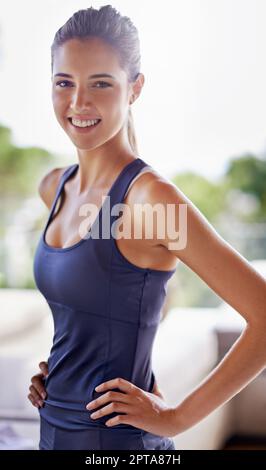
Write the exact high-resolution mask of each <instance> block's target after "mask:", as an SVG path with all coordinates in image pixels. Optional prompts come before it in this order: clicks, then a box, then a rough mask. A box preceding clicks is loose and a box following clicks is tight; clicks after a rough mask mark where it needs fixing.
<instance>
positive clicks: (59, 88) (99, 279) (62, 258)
mask: <svg viewBox="0 0 266 470" xmlns="http://www.w3.org/2000/svg"><path fill="white" fill-rule="evenodd" d="M139 70H140V53H139V40H138V34H137V31H136V28H135V27H134V25H133V24H132V22H131V21H130V19H129V18H128V17H122V16H121V15H120V14H119V13H118V12H117V11H116V10H115V9H114V8H112V7H111V6H110V5H107V6H104V7H101V8H100V9H99V10H96V9H94V8H88V9H86V10H80V11H78V12H76V13H75V14H74V15H73V16H72V17H71V18H70V19H69V20H68V21H67V22H66V24H65V25H63V26H62V27H61V28H60V29H59V30H58V32H57V33H56V35H55V38H54V42H53V44H52V99H53V106H54V111H55V115H56V118H57V120H58V122H59V124H60V125H61V127H62V128H63V129H64V131H65V132H66V134H67V135H68V136H69V138H70V139H71V141H72V142H73V144H74V145H75V147H76V148H77V154H78V160H79V163H78V164H73V165H70V166H69V167H67V168H56V169H54V170H52V171H51V172H50V173H48V174H47V175H46V176H45V177H44V178H43V180H42V181H41V183H40V186H39V192H40V195H41V197H42V199H43V201H44V202H45V204H46V205H47V207H48V208H49V210H50V214H49V217H48V221H47V223H46V226H45V228H44V231H43V234H42V236H41V238H40V241H39V244H38V247H37V249H36V253H35V259H34V275H35V280H36V285H37V287H38V288H39V290H40V291H41V292H42V294H43V295H44V296H45V298H46V300H47V302H48V304H49V306H50V309H51V312H52V314H53V319H54V326H55V331H54V338H53V345H52V348H51V352H50V355H49V359H48V363H46V362H42V363H40V368H41V373H39V374H36V375H35V376H33V377H32V380H31V382H32V383H31V385H30V393H29V395H28V397H29V399H30V401H31V402H32V404H33V405H35V406H37V407H38V408H39V412H40V424H41V433H40V446H39V447H40V449H45V450H52V449H86V450H97V449H108V450H112V449H127V450H131V449H136V450H137V449H158V450H164V449H165V450H166V449H174V448H175V447H174V443H173V439H172V437H173V436H175V435H176V434H178V433H180V432H183V431H184V430H186V429H188V428H189V427H191V426H193V425H194V424H196V423H197V422H198V421H200V420H201V419H203V418H204V417H205V416H207V415H208V414H209V413H211V412H212V411H213V410H215V409H216V408H217V407H218V406H220V405H222V404H223V403H225V402H226V401H228V400H230V399H231V398H232V397H233V396H234V395H236V394H237V393H238V392H239V391H240V390H241V389H242V388H243V387H245V386H246V385H247V384H248V383H249V382H250V381H251V380H252V379H253V378H254V377H255V376H256V375H257V374H259V372H260V371H261V370H262V369H263V368H264V367H265V363H266V346H265V328H266V311H265V305H266V283H265V280H264V279H263V278H262V277H261V276H259V274H257V272H256V271H255V270H254V269H253V268H252V267H251V266H250V264H249V263H248V262H247V261H246V260H245V259H244V258H243V257H242V256H241V255H240V254H239V253H237V252H236V251H235V250H234V249H233V248H232V247H231V246H229V245H228V244H227V243H226V242H225V241H224V240H223V239H221V237H220V236H219V235H218V234H217V232H216V231H215V230H214V229H213V227H211V226H210V224H209V223H208V222H207V220H206V219H205V217H203V215H202V214H201V213H200V212H199V211H198V210H197V208H196V207H195V206H194V205H193V204H192V202H191V201H189V200H188V198H186V197H185V195H184V194H183V193H182V192H181V191H180V190H179V189H178V188H176V187H175V186H174V185H173V184H172V183H170V182H169V181H167V180H165V179H164V178H162V177H161V176H160V175H159V174H158V173H157V172H156V171H154V170H153V168H152V167H151V166H150V165H148V164H147V163H146V162H145V161H144V160H142V159H141V158H140V157H138V152H137V148H136V141H135V136H134V131H133V123H132V116H131V110H130V106H131V105H132V104H133V102H134V101H135V100H136V99H137V98H138V96H139V95H140V94H141V90H142V87H143V84H144V75H143V74H142V73H140V72H139ZM158 118H160V113H159V114H158ZM104 196H107V197H105V198H104ZM58 202H59V205H58ZM107 203H108V204H109V206H107V207H109V210H106V205H107ZM88 204H89V207H88ZM92 204H93V206H92ZM119 204H120V205H119ZM121 204H123V206H121ZM144 204H145V205H147V204H148V205H149V207H152V208H154V207H155V205H158V204H159V205H161V206H163V208H168V205H171V207H174V212H171V214H172V215H171V217H167V220H166V215H165V216H164V217H160V222H161V223H163V224H165V225H166V224H167V227H168V228H169V230H165V235H164V236H163V237H162V236H161V231H159V229H158V224H152V221H153V218H152V217H150V218H149V219H148V225H149V228H150V227H151V226H152V233H151V236H144V235H146V233H144V229H143V223H142V222H143V217H142V213H141V212H138V211H135V210H134V209H135V206H137V205H141V206H143V205H144ZM91 207H93V208H94V209H95V208H96V210H94V211H92V212H94V217H93V218H92V220H91V223H90V224H89V225H88V223H87V219H86V220H85V223H84V219H81V217H82V216H84V215H87V214H88V208H89V209H91ZM122 207H123V210H122V215H121V208H122ZM181 207H186V218H184V217H183V216H182V214H183V213H182V211H180V208H181ZM56 209H57V210H56ZM112 209H115V212H113V211H112ZM165 213H167V211H165ZM145 216H146V213H145ZM90 219H91V218H90ZM117 221H118V222H119V227H118V226H117V225H115V224H114V222H117ZM184 221H186V223H184ZM182 224H183V227H181V228H180V226H181V225H182ZM110 226H111V227H112V230H109V233H108V236H106V232H108V230H106V229H107V228H110ZM121 227H123V228H129V227H130V236H125V237H119V236H118V232H119V231H118V230H117V228H121ZM113 228H114V230H113ZM135 229H138V230H140V234H141V236H140V237H134V233H136V232H135ZM184 229H185V230H184ZM176 230H179V232H180V233H181V231H182V236H181V238H183V242H182V243H181V244H179V245H178V244H173V243H172V242H173V237H170V235H169V233H174V232H175V231H176ZM159 232H160V233H159ZM103 233H104V236H103ZM132 234H133V235H132ZM184 234H185V236H184ZM179 260H181V261H183V262H184V263H186V264H187V265H188V266H189V267H190V268H191V269H193V270H194V271H195V272H196V273H197V274H198V275H199V276H200V277H201V278H202V279H203V280H204V281H205V282H206V283H207V284H208V285H209V286H210V287H211V288H212V289H213V290H214V291H215V292H216V293H217V294H218V295H220V296H221V297H222V298H223V299H225V300H226V301H227V302H228V303H229V304H230V305H232V306H233V307H234V308H236V309H237V310H238V311H239V312H240V313H241V314H242V315H243V317H244V318H245V319H246V321H247V326H246V328H245V330H244V331H243V333H242V335H241V337H240V338H239V339H238V341H237V342H236V343H235V344H234V346H233V347H232V348H231V350H230V352H229V353H228V354H227V356H226V357H225V358H224V359H223V360H222V361H221V363H220V364H219V365H218V366H217V367H216V368H215V369H214V370H213V371H212V373H211V374H210V375H209V376H208V377H207V378H206V380H205V381H204V382H203V383H202V384H200V385H199V386H198V387H197V388H196V389H195V390H193V392H192V393H191V394H190V395H188V396H187V397H186V399H184V400H183V401H182V403H180V404H178V405H177V406H175V407H169V406H168V405H167V404H166V403H165V401H164V398H163V396H162V394H161V393H160V391H159V390H158V387H157V384H156V380H155V377H154V374H153V371H152V367H151V351H152V344H153V340H154V336H155V334H156V330H157V327H158V324H159V321H160V311H161V308H162V305H163V302H164V299H165V294H166V288H167V282H168V280H169V279H170V278H171V276H172V275H173V274H174V272H175V270H176V265H177V262H178V261H179ZM165 347H167V345H165ZM97 386H100V387H97ZM96 387H97V389H96Z"/></svg>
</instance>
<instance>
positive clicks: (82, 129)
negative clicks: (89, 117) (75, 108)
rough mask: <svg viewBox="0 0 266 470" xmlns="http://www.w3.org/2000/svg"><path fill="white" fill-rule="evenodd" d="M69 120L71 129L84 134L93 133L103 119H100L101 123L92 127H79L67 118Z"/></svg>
mask: <svg viewBox="0 0 266 470" xmlns="http://www.w3.org/2000/svg"><path fill="white" fill-rule="evenodd" d="M67 119H68V121H69V122H70V125H71V127H72V128H73V129H75V131H77V132H82V133H86V132H91V131H93V129H95V128H96V127H97V126H98V125H99V124H100V123H101V121H102V120H101V119H99V122H97V124H93V125H92V126H85V127H78V126H75V125H74V124H72V118H67Z"/></svg>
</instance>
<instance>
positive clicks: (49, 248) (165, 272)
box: [41, 157, 177, 275]
mask: <svg viewBox="0 0 266 470" xmlns="http://www.w3.org/2000/svg"><path fill="white" fill-rule="evenodd" d="M136 161H140V162H142V161H143V160H142V159H141V158H140V157H138V158H135V159H134V160H132V161H131V162H129V163H128V164H127V165H125V166H124V168H123V169H122V170H121V172H120V173H119V174H118V176H117V177H116V179H115V181H114V182H113V184H112V186H111V188H110V189H109V191H108V193H107V195H106V196H110V194H111V192H112V190H113V188H114V186H115V185H116V184H117V183H118V181H119V180H120V178H121V177H122V176H123V174H124V172H125V171H126V170H127V169H128V168H129V167H131V165H133V163H135V162H136ZM78 168H79V164H78V163H76V164H74V166H73V167H72V168H71V167H70V169H71V171H70V172H69V175H67V177H66V178H65V180H64V182H63V184H62V186H61V188H60V191H59V193H58V195H57V196H56V197H55V199H54V202H53V206H52V209H51V212H50V214H49V216H48V220H47V224H46V226H45V228H44V230H43V232H42V237H41V240H42V244H43V246H44V248H45V249H46V250H47V251H50V252H57V253H64V252H66V251H70V250H73V249H75V248H78V247H79V246H80V245H81V244H82V243H84V242H86V241H88V238H82V239H81V240H79V241H78V242H77V243H75V244H74V245H71V246H67V247H65V248H62V247H55V246H51V245H48V243H47V242H46V240H45V235H46V232H47V229H48V227H49V225H50V222H51V220H50V218H51V217H52V216H53V213H54V210H55V207H56V203H57V201H58V198H59V197H60V194H61V191H62V190H63V188H64V185H65V183H66V182H67V181H68V180H69V178H71V176H73V174H75V173H76V171H77V169H78ZM59 184H61V183H59ZM105 200H106V199H105ZM105 200H104V202H103V204H102V205H101V207H100V209H99V211H98V214H97V217H96V218H95V220H94V222H93V224H92V226H91V228H90V231H91V230H92V229H93V227H94V225H95V224H96V223H98V222H100V217H101V216H102V211H103V205H104V204H105ZM111 242H112V246H113V247H114V249H115V251H116V253H117V255H118V256H119V258H120V259H121V260H122V261H123V262H125V263H126V264H127V265H128V266H129V267H131V268H133V269H134V270H135V271H139V272H142V273H151V274H158V275H161V274H162V275H172V274H174V273H175V272H176V269H177V266H176V267H175V268H173V269H168V270H166V269H156V268H142V267H141V266H137V265H135V264H134V263H131V261H129V260H128V259H127V258H126V257H125V256H124V255H123V254H122V253H121V252H120V250H119V248H118V246H117V245H116V243H115V240H114V239H113V238H112V236H111Z"/></svg>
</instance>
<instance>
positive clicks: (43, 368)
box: [39, 361, 48, 377]
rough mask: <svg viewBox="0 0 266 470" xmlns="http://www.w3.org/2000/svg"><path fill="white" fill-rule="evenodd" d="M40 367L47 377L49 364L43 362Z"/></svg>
mask: <svg viewBox="0 0 266 470" xmlns="http://www.w3.org/2000/svg"><path fill="white" fill-rule="evenodd" d="M39 367H40V369H41V371H42V373H43V375H44V376H45V377H46V376H47V375H48V363H47V362H46V361H41V362H40V363H39Z"/></svg>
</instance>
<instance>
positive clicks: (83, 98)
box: [71, 86, 91, 114]
mask: <svg viewBox="0 0 266 470" xmlns="http://www.w3.org/2000/svg"><path fill="white" fill-rule="evenodd" d="M71 105H72V109H73V110H75V113H76V114H83V112H84V111H83V110H84V109H86V107H88V105H89V108H91V101H90V96H89V92H88V89H87V87H81V86H80V87H78V86H77V87H76V88H75V90H74V92H73V94H72V100H71Z"/></svg>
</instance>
